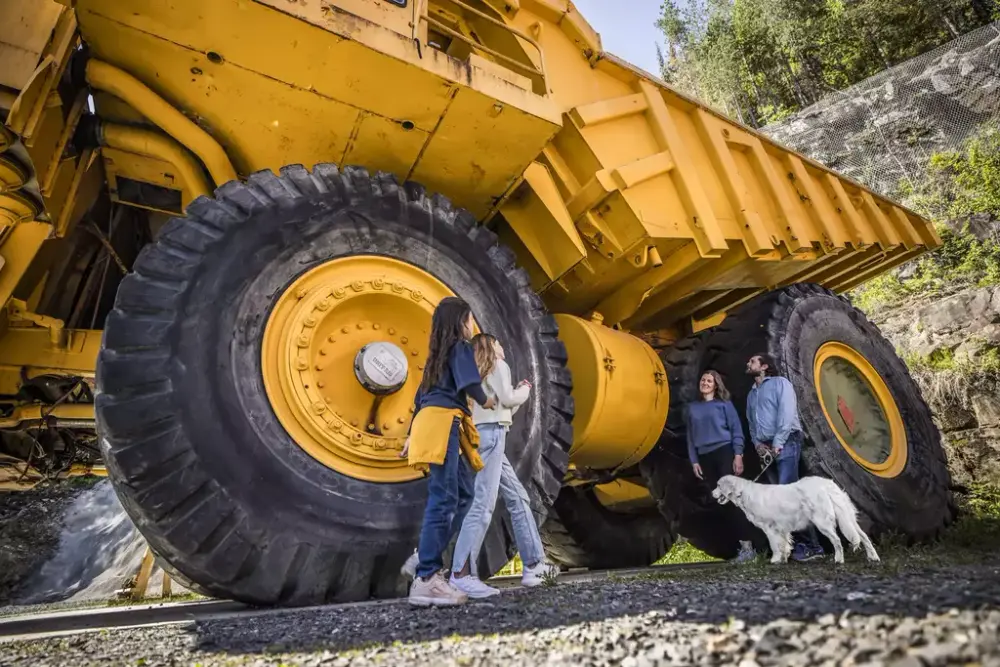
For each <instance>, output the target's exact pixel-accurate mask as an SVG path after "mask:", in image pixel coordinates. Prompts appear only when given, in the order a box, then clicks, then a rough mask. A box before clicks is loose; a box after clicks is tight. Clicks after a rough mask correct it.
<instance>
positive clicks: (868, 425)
mask: <svg viewBox="0 0 1000 667" xmlns="http://www.w3.org/2000/svg"><path fill="white" fill-rule="evenodd" d="M813 378H814V381H815V384H816V391H817V392H818V394H819V399H820V405H821V406H822V407H823V414H824V415H825V416H826V420H827V421H828V422H829V423H830V426H831V427H832V428H833V432H834V434H835V435H836V436H837V440H839V441H840V444H841V446H842V447H843V448H844V449H845V450H846V451H847V453H848V454H850V455H851V458H853V459H854V460H855V461H856V462H857V463H858V464H859V465H860V466H861V467H863V468H864V469H866V470H868V471H869V472H871V473H872V474H874V475H878V476H879V477H895V476H897V475H898V474H899V473H901V472H902V471H903V468H905V467H906V458H907V443H906V429H905V428H904V426H903V418H902V416H901V415H900V413H899V408H898V407H897V406H896V401H895V400H894V399H893V397H892V394H891V393H890V391H889V387H888V386H887V385H886V384H885V381H884V380H883V379H882V377H881V376H880V375H879V374H878V371H876V370H875V369H874V368H873V367H872V365H871V364H870V363H868V360H867V359H865V358H864V356H862V355H861V353H860V352H858V351H857V350H855V349H854V348H852V347H850V346H849V345H845V344H844V343H839V342H831V343H826V344H824V345H823V346H822V347H820V348H819V350H818V351H817V352H816V360H815V362H814V365H813Z"/></svg>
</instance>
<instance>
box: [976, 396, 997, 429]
mask: <svg viewBox="0 0 1000 667" xmlns="http://www.w3.org/2000/svg"><path fill="white" fill-rule="evenodd" d="M972 410H973V411H974V412H975V414H976V421H977V422H978V423H979V427H980V428H992V427H1000V397H998V396H997V395H996V394H974V395H973V396H972Z"/></svg>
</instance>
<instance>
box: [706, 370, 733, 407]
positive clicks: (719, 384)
mask: <svg viewBox="0 0 1000 667" xmlns="http://www.w3.org/2000/svg"><path fill="white" fill-rule="evenodd" d="M706 375H711V376H712V379H713V380H715V397H716V398H717V399H719V400H720V401H728V400H729V390H728V389H726V383H725V382H723V381H722V376H721V375H719V372H718V371H713V370H707V371H705V372H704V373H702V374H701V377H704V376H706Z"/></svg>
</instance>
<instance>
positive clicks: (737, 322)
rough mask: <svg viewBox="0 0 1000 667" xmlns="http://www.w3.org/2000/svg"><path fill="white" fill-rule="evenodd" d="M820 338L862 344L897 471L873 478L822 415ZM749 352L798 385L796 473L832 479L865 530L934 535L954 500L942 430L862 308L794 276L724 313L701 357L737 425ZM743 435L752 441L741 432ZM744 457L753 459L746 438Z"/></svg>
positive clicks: (742, 413)
mask: <svg viewBox="0 0 1000 667" xmlns="http://www.w3.org/2000/svg"><path fill="white" fill-rule="evenodd" d="M827 342H841V343H845V344H847V345H849V346H850V347H852V348H853V349H854V350H856V351H857V352H859V353H860V354H861V355H862V356H863V357H864V358H865V359H866V360H867V361H868V363H870V364H871V366H872V367H873V368H874V369H875V371H876V372H877V373H878V374H879V376H880V377H881V378H882V380H883V382H884V383H885V384H886V386H887V387H888V389H889V391H890V392H891V394H892V397H893V400H894V401H895V403H896V406H897V408H898V409H899V412H900V414H901V417H902V422H903V424H904V427H905V433H906V441H907V447H908V456H907V462H906V465H905V468H903V470H902V471H901V472H900V473H899V474H898V475H897V476H895V477H891V478H888V477H880V476H878V475H875V474H873V473H871V472H869V471H868V470H866V469H865V468H863V467H862V466H861V465H860V464H858V463H857V462H855V460H854V459H853V458H851V456H850V455H849V454H848V453H847V451H846V450H845V449H844V447H843V446H842V445H841V444H840V442H839V440H838V439H837V437H836V436H835V434H834V432H833V429H832V428H831V426H830V423H829V422H828V421H827V419H826V417H825V416H824V414H823V410H822V407H821V404H820V400H819V394H818V392H817V391H816V388H815V383H814V359H815V357H816V353H817V350H818V349H819V348H820V346H822V345H823V344H825V343H827ZM756 353H767V354H770V355H771V356H772V357H773V358H774V359H775V360H776V362H777V364H778V366H779V370H780V372H781V374H782V375H784V376H785V377H787V378H788V379H789V380H790V381H791V383H792V385H793V386H794V387H795V393H796V396H797V398H798V407H799V416H800V419H801V422H802V428H803V432H804V435H805V440H806V443H805V446H804V447H803V451H802V462H801V474H802V475H819V476H822V477H827V478H830V479H833V480H834V481H835V482H837V483H838V484H839V485H840V486H841V487H842V488H843V489H844V490H845V491H846V492H847V494H848V495H849V496H850V497H851V500H852V501H854V503H855V505H857V507H858V509H859V510H860V513H861V520H862V524H863V526H864V528H865V530H866V532H869V531H870V532H871V533H873V534H876V535H877V534H879V533H883V532H886V531H898V532H901V533H903V534H904V535H906V536H908V537H910V538H912V539H918V540H919V539H927V538H933V537H936V536H937V535H938V534H939V533H940V532H941V530H942V529H943V528H944V527H946V526H947V525H948V524H949V523H951V522H952V520H953V519H954V516H955V506H954V501H953V498H952V496H951V492H950V486H951V481H950V475H949V473H948V467H947V461H946V459H945V454H944V450H943V448H942V447H941V435H940V433H939V431H938V429H937V427H936V426H935V425H934V422H933V421H932V419H931V412H930V410H929V409H928V407H927V404H926V403H925V402H924V400H923V398H922V397H921V395H920V390H919V389H918V387H917V385H916V383H915V382H914V381H913V379H912V378H911V377H910V375H909V372H908V370H907V368H906V365H905V364H904V363H903V361H902V360H901V359H900V358H899V357H898V356H897V355H896V352H895V350H894V348H893V347H892V345H891V344H890V343H889V342H888V341H887V340H886V339H885V338H884V337H883V336H882V334H881V333H880V332H879V330H878V328H877V327H876V326H875V325H873V324H872V323H871V322H869V321H868V318H867V317H865V315H864V313H862V312H861V311H859V310H857V309H856V308H854V307H852V306H851V305H850V303H849V302H848V301H847V300H846V299H844V298H843V297H840V296H838V295H836V294H834V293H833V292H831V291H829V290H827V289H825V288H823V287H820V286H818V285H811V284H800V285H792V286H790V287H786V288H784V289H781V290H777V291H774V292H771V293H768V294H765V295H763V296H761V297H758V298H757V299H754V300H753V301H751V302H749V303H747V304H745V305H743V306H742V307H740V308H738V309H737V310H735V311H734V312H733V313H731V314H730V315H729V316H728V317H726V319H725V320H724V321H723V323H722V324H721V325H719V326H718V327H716V328H715V329H714V330H713V331H712V332H711V334H710V335H709V337H708V339H707V349H706V352H705V356H704V358H703V361H702V363H703V366H704V367H705V368H714V369H715V370H717V371H719V372H720V373H721V374H722V375H723V377H724V379H725V381H726V385H727V387H728V388H729V390H730V392H731V393H732V395H733V396H732V398H733V403H734V404H735V406H736V409H737V411H738V412H739V413H740V417H741V419H742V420H743V423H744V428H746V426H745V425H746V412H745V411H746V397H747V395H748V393H749V391H750V388H751V385H752V379H751V378H750V377H749V376H748V375H746V372H745V370H746V363H747V360H748V359H749V358H750V357H751V356H752V355H754V354H756ZM747 438H748V440H747V441H748V443H749V433H748V432H747ZM746 458H747V460H748V461H749V460H750V459H753V460H754V462H755V465H759V462H757V460H756V459H757V457H756V454H755V453H754V452H753V448H752V445H748V447H747V457H746ZM748 474H750V472H749V471H748ZM752 474H756V473H752ZM751 479H752V477H751Z"/></svg>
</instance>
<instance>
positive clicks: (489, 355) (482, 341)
mask: <svg viewBox="0 0 1000 667" xmlns="http://www.w3.org/2000/svg"><path fill="white" fill-rule="evenodd" d="M496 340H497V339H496V337H495V336H491V335H490V334H487V333H481V334H476V336H475V337H473V339H472V351H473V352H474V353H475V355H476V368H478V369H479V377H480V378H482V379H486V377H487V376H488V375H489V374H490V373H492V372H493V369H494V368H496V365H497V349H496V347H495V346H494V344H495V343H496Z"/></svg>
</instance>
